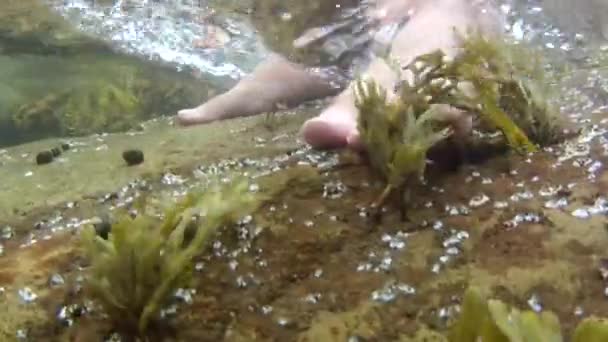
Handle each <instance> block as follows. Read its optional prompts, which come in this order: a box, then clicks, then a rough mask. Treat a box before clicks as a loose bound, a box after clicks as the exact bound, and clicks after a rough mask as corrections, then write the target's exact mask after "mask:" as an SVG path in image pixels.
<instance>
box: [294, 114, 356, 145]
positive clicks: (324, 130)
mask: <svg viewBox="0 0 608 342" xmlns="http://www.w3.org/2000/svg"><path fill="white" fill-rule="evenodd" d="M301 135H302V136H303V138H304V141H306V143H308V144H309V145H311V146H312V147H313V148H316V149H334V148H341V147H345V146H346V144H347V141H346V137H347V135H346V134H345V132H343V130H342V129H340V127H339V126H338V125H336V124H334V123H332V122H330V121H327V120H323V119H320V118H314V119H310V120H308V121H306V123H304V126H303V127H302V130H301Z"/></svg>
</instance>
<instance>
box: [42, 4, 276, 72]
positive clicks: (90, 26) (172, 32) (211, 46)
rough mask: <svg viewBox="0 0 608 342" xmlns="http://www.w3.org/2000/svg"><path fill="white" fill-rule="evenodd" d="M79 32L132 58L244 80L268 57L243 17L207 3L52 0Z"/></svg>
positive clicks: (55, 6) (54, 5)
mask: <svg viewBox="0 0 608 342" xmlns="http://www.w3.org/2000/svg"><path fill="white" fill-rule="evenodd" d="M49 3H50V4H51V5H52V6H53V7H54V8H55V9H56V10H57V11H58V12H59V13H60V14H62V15H63V16H64V17H65V18H67V19H68V20H69V21H70V22H71V23H72V24H74V25H75V26H76V27H78V28H79V29H80V30H82V31H84V32H87V33H91V34H93V35H95V36H98V37H102V38H105V39H109V40H111V41H112V42H113V43H114V44H115V46H117V47H118V48H119V49H122V50H123V51H125V52H127V53H131V54H136V55H140V56H145V57H146V58H149V59H152V60H162V61H165V62H169V63H174V64H176V65H177V66H189V67H194V68H197V69H199V70H200V71H201V72H203V73H206V74H208V75H211V76H229V77H232V78H239V77H241V76H242V75H243V74H245V73H248V72H250V71H251V69H252V68H253V67H254V66H255V65H256V64H258V63H259V61H260V60H261V59H262V58H263V56H264V55H265V54H266V51H265V48H264V47H263V46H262V45H261V44H260V42H259V40H258V39H257V36H256V34H255V30H254V29H253V28H252V27H251V25H250V24H249V23H248V22H247V21H246V20H244V18H243V17H240V18H239V17H238V16H236V17H226V16H223V17H221V18H220V17H218V16H216V15H214V11H213V9H211V8H210V7H209V6H208V5H206V3H205V2H204V1H201V0H194V1H167V0H155V1H150V0H138V1H125V0H119V1H116V2H114V1H105V2H103V1H91V0H49Z"/></svg>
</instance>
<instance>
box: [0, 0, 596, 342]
mask: <svg viewBox="0 0 608 342" xmlns="http://www.w3.org/2000/svg"><path fill="white" fill-rule="evenodd" d="M554 1H555V7H556V8H560V7H559V6H558V5H559V3H558V1H559V0H554ZM134 2H135V1H131V2H130V3H131V4H132V3H134ZM104 3H105V4H106V5H103V4H100V3H97V4H96V5H95V6H90V4H91V2H88V1H82V2H78V4H80V7H83V8H81V9H74V6H75V4H77V2H76V1H70V0H67V1H65V2H64V1H62V2H61V3H59V2H54V3H53V5H54V6H59V7H57V10H58V11H59V12H60V13H62V14H63V15H65V16H67V17H69V18H70V19H69V22H70V23H72V24H73V25H76V24H78V25H80V26H79V29H80V30H82V31H84V32H88V33H90V34H92V35H94V36H96V37H100V38H103V39H109V40H110V41H111V42H112V46H114V47H116V48H117V49H118V51H119V52H120V53H132V54H135V55H138V56H143V57H144V59H143V60H139V61H137V62H136V64H137V65H147V64H145V63H147V62H146V60H148V59H164V62H166V63H167V64H168V66H167V65H163V69H162V70H164V71H163V72H167V73H166V74H163V75H170V76H165V77H166V78H169V79H172V78H173V77H175V78H177V79H179V77H182V75H184V73H179V72H177V73H176V74H173V73H172V72H176V71H175V70H178V69H181V70H182V71H181V72H185V73H186V74H190V73H191V72H192V71H193V70H196V71H197V73H196V79H197V80H203V81H202V82H203V83H201V84H211V86H209V87H210V88H216V89H222V87H225V86H227V85H228V84H230V83H231V82H234V80H235V79H236V78H238V77H240V75H243V74H246V73H247V72H248V71H249V70H251V68H252V67H253V66H254V65H255V63H257V61H259V60H260V59H261V58H263V56H264V54H265V53H267V52H268V50H270V48H266V47H264V45H265V44H264V42H265V41H264V39H263V38H262V36H263V34H262V33H259V34H258V33H256V28H257V27H255V26H254V24H255V25H259V21H258V22H257V23H256V20H254V19H250V17H248V15H247V13H248V11H247V6H244V5H243V3H241V2H238V1H235V2H234V3H229V4H227V5H226V7H228V8H231V7H230V6H236V8H238V9H239V10H235V11H232V9H231V11H230V14H231V15H226V16H225V17H222V14H223V13H224V12H223V11H222V7H221V6H217V7H213V6H216V5H214V4H213V3H209V4H207V5H209V6H211V8H216V12H217V13H218V14H217V15H218V17H219V19H214V21H213V23H212V24H210V23H209V22H206V21H203V23H200V22H197V21H196V20H194V18H195V17H196V16H195V15H193V14H192V12H191V11H192V4H188V3H187V2H185V1H184V2H183V4H182V5H177V6H173V5H172V6H168V3H169V2H165V1H157V2H154V4H152V3H150V4H147V3H146V6H140V7H137V6H127V5H128V4H127V5H124V7H120V8H121V10H118V9H117V7H114V6H112V4H108V3H112V1H106V2H104ZM125 3H126V2H125ZM137 3H138V4H142V2H137ZM174 3H175V2H172V4H174ZM583 3H584V4H589V6H592V5H594V4H595V5H594V6H599V5H601V3H600V2H597V3H596V2H593V1H588V2H583ZM87 4H88V5H87ZM224 4H226V3H224ZM269 4H272V2H269ZM509 4H510V6H507V5H506V4H505V5H504V6H503V9H504V10H505V11H506V12H508V13H509V30H510V32H511V34H512V35H513V36H515V37H516V38H520V39H526V40H529V41H531V42H532V43H533V44H535V46H538V47H539V48H542V49H544V51H545V52H546V53H548V54H549V55H550V56H551V57H552V58H554V60H555V61H556V62H554V63H551V65H550V66H549V67H555V66H558V65H562V64H563V63H568V64H570V65H571V66H572V67H571V69H569V70H566V74H565V76H564V77H563V80H562V82H563V83H561V88H560V89H559V91H560V92H559V93H558V94H559V95H560V96H558V97H557V99H556V100H557V101H558V103H559V104H560V105H561V109H562V112H563V114H564V115H565V116H567V117H568V118H569V119H570V120H571V121H572V122H573V123H574V124H576V125H577V126H578V127H582V128H584V130H583V132H582V134H581V135H580V136H578V137H577V138H575V139H573V140H571V141H568V142H565V143H563V144H559V145H558V146H554V147H552V148H549V149H546V150H545V151H542V152H540V153H538V154H536V155H534V156H530V157H529V158H528V157H518V156H512V155H506V156H505V155H501V156H496V157H494V158H492V159H490V160H489V161H486V162H485V163H482V164H479V165H468V166H465V167H464V168H462V169H460V170H459V171H457V172H454V173H449V174H441V175H440V176H439V177H435V178H432V179H430V180H429V182H430V185H429V187H425V188H423V189H417V190H416V191H417V192H416V196H414V198H415V200H414V201H413V203H412V205H413V208H414V209H413V214H412V221H413V222H409V223H403V222H400V221H399V220H398V214H397V211H396V210H395V208H391V207H390V206H388V207H387V208H386V213H385V217H384V221H383V222H382V224H374V222H373V221H371V220H370V219H369V217H368V216H369V215H368V210H367V205H368V204H369V203H370V201H371V200H372V199H373V198H375V197H376V196H377V194H378V192H379V191H380V190H381V188H380V187H379V185H378V184H375V182H374V181H373V178H372V177H371V175H370V174H369V171H368V170H367V168H366V167H365V166H363V165H361V164H360V160H358V159H357V158H356V157H354V156H351V155H349V154H345V153H326V152H315V151H311V150H310V149H308V148H306V147H305V146H304V145H303V144H302V143H301V142H299V141H298V140H297V136H296V132H297V130H298V127H299V125H300V124H301V122H302V121H303V120H304V119H305V118H306V117H310V116H311V115H314V114H315V113H316V112H318V106H317V104H312V106H309V107H304V108H298V109H296V110H293V111H286V112H285V113H282V114H280V115H279V116H278V117H277V118H276V122H274V123H273V124H272V125H269V123H268V122H266V121H265V120H264V118H263V117H253V118H248V119H239V120H234V121H229V122H222V123H216V124H212V125H208V126H202V127H193V128H189V129H177V128H175V127H174V126H173V125H172V122H171V118H156V119H153V120H151V121H147V122H145V123H144V124H143V125H142V126H141V127H139V128H138V130H136V131H135V130H132V131H130V132H128V133H122V132H116V133H111V134H94V135H86V136H82V137H54V138H49V139H44V140H37V141H33V142H29V143H27V144H21V145H17V146H11V147H7V148H5V149H0V172H1V174H2V176H3V177H2V180H3V182H2V183H0V306H1V307H3V308H5V310H3V312H2V313H0V340H7V341H12V340H31V341H43V340H44V341H46V340H52V341H55V340H57V341H68V340H78V341H99V340H104V339H105V338H107V336H108V335H109V333H111V331H112V329H111V327H109V326H108V325H107V322H106V321H105V320H104V319H103V318H102V317H101V315H100V312H99V310H97V309H98V308H97V307H96V306H95V305H94V303H91V302H90V301H89V300H88V299H87V297H86V296H84V295H83V293H82V292H81V290H79V289H80V288H81V285H82V281H83V278H82V277H86V275H87V270H86V267H85V265H86V263H84V262H83V261H82V256H81V255H82V254H81V252H80V251H79V249H78V246H79V245H78V234H77V233H78V232H79V231H80V229H81V228H82V227H83V226H85V225H87V224H88V223H90V222H91V221H92V220H94V219H96V218H97V217H100V216H103V215H104V214H105V213H110V214H112V213H114V212H116V211H117V210H120V208H131V205H132V203H133V202H134V201H136V200H137V198H140V197H142V196H148V197H149V198H150V199H152V200H159V201H162V200H166V199H167V198H175V197H179V196H182V195H183V194H184V193H185V192H186V191H187V190H188V189H190V188H191V187H195V186H198V185H201V184H202V185H205V184H208V183H209V182H213V181H216V180H217V179H219V180H223V181H229V180H230V179H232V177H233V176H235V175H236V174H243V173H246V175H248V176H249V178H251V181H252V183H253V185H254V186H253V187H252V188H251V190H252V191H260V192H262V193H264V192H265V191H268V189H271V188H272V186H273V185H274V186H278V184H284V181H285V180H286V179H287V180H290V179H291V182H290V183H287V184H288V185H289V186H287V187H286V188H287V190H286V191H283V192H280V193H279V194H275V196H274V197H273V198H272V200H271V201H270V202H269V203H267V204H266V205H265V206H264V207H263V208H262V210H260V211H259V212H257V213H255V215H253V216H252V218H250V219H247V220H244V221H243V222H242V223H241V224H239V225H237V226H235V227H231V228H234V231H236V234H234V231H225V232H223V233H222V234H220V235H219V236H218V237H217V239H216V240H215V241H214V243H213V247H212V248H211V249H210V250H209V251H207V252H205V253H204V255H202V256H201V258H200V260H198V263H197V267H196V269H197V271H198V272H197V277H196V279H197V284H196V292H195V293H194V294H193V295H192V298H190V297H189V296H188V295H185V294H184V293H186V294H188V293H190V292H188V291H180V293H179V295H178V294H176V299H175V302H174V303H172V305H171V306H170V307H168V308H167V312H168V319H169V320H171V321H172V322H174V324H175V326H176V327H177V337H176V338H175V339H176V340H180V341H221V340H226V341H254V340H260V341H295V340H299V341H306V340H308V341H334V340H335V341H345V340H349V341H357V340H364V339H366V340H378V341H396V340H407V339H405V338H406V336H413V335H414V333H415V332H416V330H417V329H420V328H421V327H430V328H433V329H437V330H439V331H441V330H442V329H444V328H445V326H446V323H447V322H448V321H449V319H450V318H451V317H453V316H454V315H456V312H457V309H456V305H457V303H458V300H457V298H459V296H460V295H461V294H462V291H463V289H464V287H465V286H466V285H469V284H473V285H477V286H479V287H481V288H483V289H487V290H488V291H491V292H492V293H493V294H494V295H495V296H497V297H499V298H501V299H504V300H506V301H508V302H510V303H514V304H516V305H517V306H519V307H522V308H525V307H531V308H536V307H538V305H540V306H542V307H543V308H547V309H550V310H553V311H555V312H556V313H557V314H558V316H559V317H560V320H561V322H562V325H563V327H564V329H565V330H566V331H567V332H569V331H571V330H572V329H573V327H574V325H575V324H576V323H577V322H578V321H579V320H580V319H581V318H583V317H586V316H588V315H600V316H608V301H607V300H606V298H605V296H606V295H605V293H606V286H608V284H606V283H604V281H603V280H602V279H601V278H600V277H599V275H598V267H599V266H598V265H600V262H601V260H602V259H603V258H606V257H607V256H606V254H605V250H606V248H605V246H606V244H607V243H608V236H607V235H606V231H605V226H606V224H607V223H608V220H606V214H607V213H608V204H607V203H608V202H607V198H606V191H607V189H608V177H607V176H606V175H607V174H606V173H605V172H604V166H605V164H606V162H608V136H607V132H608V116H607V115H606V113H605V110H604V108H605V106H606V105H607V103H606V101H607V99H608V97H606V96H605V91H606V89H608V87H607V86H606V84H605V82H606V81H605V80H606V77H605V73H604V72H603V69H601V68H598V65H601V64H598V63H597V62H596V61H594V59H598V56H599V57H601V51H600V50H601V46H602V44H603V40H602V37H601V35H597V34H593V32H589V31H585V30H586V29H588V27H597V26H594V25H591V26H585V25H583V26H576V25H574V24H573V23H572V21H568V20H571V19H572V18H570V16H569V11H570V9H568V10H567V11H566V10H564V11H563V12H561V13H557V14H556V13H555V12H550V11H545V10H543V7H542V6H540V4H537V3H535V2H524V1H518V2H514V3H509ZM549 4H550V1H548V2H545V3H544V4H543V6H549ZM85 5H86V6H85ZM87 6H89V7H87ZM182 6H183V7H182ZM196 6H197V8H203V10H202V12H203V14H204V13H207V12H208V11H209V8H208V7H207V6H201V7H198V4H196ZM252 7H253V6H252ZM270 7H272V6H270ZM585 8H587V7H585ZM600 8H601V7H600ZM102 10H103V11H108V13H110V14H107V15H108V16H110V17H111V18H112V19H111V20H109V19H107V18H106V19H104V18H100V17H99V16H100V13H102V12H103V11H102ZM113 10H115V11H114V12H112V11H113ZM122 11H124V12H122ZM260 11H262V13H273V14H274V15H273V16H270V17H269V18H268V22H270V21H273V20H285V21H286V22H289V19H288V18H289V15H288V14H286V13H291V14H292V15H295V14H297V13H298V12H296V11H295V10H294V11H292V12H290V11H286V10H285V9H284V8H282V7H278V9H276V10H275V11H270V12H264V10H263V9H262V10H260ZM184 12H185V13H184ZM545 12H546V14H545ZM112 13H113V14H112ZM117 13H121V14H120V15H118V14H117ZM258 13H259V12H258ZM197 14H200V13H197ZM340 18H341V17H340V13H339V12H337V13H332V14H331V15H328V17H327V18H322V19H318V21H317V22H315V25H321V24H323V23H322V21H324V20H326V21H327V24H331V23H333V22H335V21H339V20H340ZM564 19H568V20H567V21H563V20H564ZM257 20H259V19H257ZM593 20H599V19H593ZM102 23H103V24H105V25H107V26H104V25H100V24H102ZM267 24H268V23H267ZM205 25H207V26H205ZM208 25H216V26H217V27H220V28H221V29H223V30H226V32H229V33H230V39H225V38H218V39H215V40H207V41H205V42H204V44H211V45H212V46H213V47H212V48H208V49H207V50H208V51H203V50H204V49H203V50H201V49H200V48H194V47H193V46H192V42H193V41H195V40H197V39H203V40H204V38H205V34H207V33H208V32H209V31H208V30H209V27H210V26H208ZM268 25H270V24H268ZM597 25H599V24H597ZM558 26H559V27H560V28H562V30H558V29H556V27H558ZM600 26H601V25H600ZM235 27H237V28H238V29H235V30H236V31H230V30H231V29H232V28H235ZM277 27H282V26H280V25H279V26H277ZM161 29H162V34H159V33H158V32H159V30H161ZM257 29H258V30H259V31H260V32H273V30H276V29H272V28H270V29H268V28H267V29H266V30H267V31H264V29H260V28H257ZM133 30H135V31H133ZM215 32H216V33H217V32H222V31H217V30H216V31H215ZM220 35H221V33H220ZM297 35H298V34H297V33H295V32H290V33H289V34H287V36H288V37H289V36H291V37H293V36H297ZM133 37H139V38H140V39H137V40H133V39H132V38H133ZM343 37H344V36H341V37H338V38H337V41H339V40H340V39H342V38H343ZM283 39H285V38H284V37H283ZM268 45H272V46H274V47H275V48H276V49H277V50H280V49H286V50H289V49H288V48H287V47H286V45H281V43H278V42H274V43H273V42H268ZM598 51H599V52H598ZM167 52H169V53H167ZM31 53H32V52H31V51H30V52H28V54H31ZM120 53H119V54H118V55H120ZM47 55H48V53H46V54H41V56H40V57H31V58H39V60H40V62H36V61H35V59H34V62H28V61H27V60H25V59H22V60H19V59H15V58H11V59H10V60H9V59H7V58H6V57H3V56H1V55H0V63H2V62H1V61H2V58H5V59H6V60H7V62H5V63H6V64H10V63H13V64H10V66H11V68H10V70H13V72H14V73H13V74H11V82H10V83H8V82H7V83H3V84H2V85H3V87H0V91H1V92H3V93H8V92H10V90H11V89H17V88H16V87H15V88H11V87H10V86H11V84H19V83H22V82H24V83H28V82H31V81H32V80H37V79H38V80H39V79H40V78H41V77H40V76H44V72H45V69H44V67H45V66H47V67H49V66H51V65H52V66H53V67H52V68H50V67H49V69H52V70H46V72H48V73H49V74H50V75H51V76H48V77H46V76H44V77H42V79H43V80H44V79H55V78H58V77H61V74H62V70H63V69H61V68H59V67H57V66H55V65H54V64H50V62H51V61H53V60H55V61H56V60H60V59H61V58H64V57H65V55H62V54H58V55H55V56H53V58H49V57H48V56H47ZM327 55H331V53H327ZM14 56H15V55H14V54H9V57H14ZM89 56H90V58H91V59H86V63H91V61H94V58H95V54H89ZM294 58H296V57H294ZM330 60H331V59H330ZM16 61H17V62H19V63H23V65H28V66H29V67H28V69H29V70H30V74H27V73H23V72H21V73H20V72H19V70H20V69H19V68H18V67H16V66H15V65H16V64H15V63H17V62H16ZM72 61H73V60H72ZM313 62H314V61H313ZM28 63H29V64H28ZM45 63H48V64H45ZM120 63H125V62H124V61H122V60H121V61H120ZM139 63H141V64H139ZM33 65H39V66H40V68H41V70H39V71H36V70H35V69H33V70H32V69H31V68H32V66H33ZM59 65H61V64H59ZM153 65H154V66H153V67H150V68H152V69H154V68H156V67H157V66H158V64H153ZM64 67H65V66H64ZM7 69H8V68H7ZM154 70H156V69H154ZM167 70H169V71H167ZM53 72H54V73H53ZM559 72H563V71H561V68H560V70H559ZM65 73H66V74H68V73H69V72H65ZM70 74H71V75H73V73H70ZM205 75H207V76H209V77H208V79H205V77H204V76H205ZM25 76H27V78H25ZM34 76H36V77H34ZM19 77H24V79H19ZM183 77H185V76H183ZM161 78H162V77H161ZM185 79H190V80H192V78H185ZM213 79H216V80H218V79H219V80H221V82H218V83H213V82H212V81H213ZM62 80H64V79H62ZM65 80H67V77H66V78H65ZM0 82H2V81H1V80H0ZM62 82H64V81H58V82H56V83H55V84H54V86H53V87H60V86H61V83H62ZM193 82H194V81H193ZM207 82H209V83H207ZM222 82H224V83H222ZM38 87H39V88H40V89H41V90H38V91H39V92H40V93H44V90H45V87H44V85H38ZM4 89H8V90H9V91H7V90H4ZM201 96H204V95H201ZM160 114H168V113H160ZM65 142H67V143H69V145H70V149H69V150H67V151H64V152H63V153H62V154H61V155H60V156H59V157H58V158H56V159H55V160H54V161H53V163H51V164H49V165H42V166H38V165H36V164H35V162H34V159H35V156H36V154H37V153H38V152H40V151H42V150H47V149H50V148H52V147H58V146H60V145H61V144H62V143H65ZM129 148H139V149H141V150H142V151H143V152H144V155H145V161H144V163H143V164H142V165H139V166H136V167H127V166H126V165H125V163H124V161H123V160H122V158H121V153H122V152H123V151H124V150H125V149H129ZM266 177H269V178H266ZM58 279H62V281H59V280H58ZM32 293H33V294H34V295H32ZM75 306H76V307H80V308H81V309H82V312H83V313H84V314H83V315H69V310H62V309H68V308H70V307H71V308H74V307H75ZM66 312H67V313H68V314H66Z"/></svg>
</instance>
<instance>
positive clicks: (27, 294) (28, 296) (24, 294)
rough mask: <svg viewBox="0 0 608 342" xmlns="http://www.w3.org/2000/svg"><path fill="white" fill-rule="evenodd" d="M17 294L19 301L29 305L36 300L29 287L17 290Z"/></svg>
mask: <svg viewBox="0 0 608 342" xmlns="http://www.w3.org/2000/svg"><path fill="white" fill-rule="evenodd" d="M18 293H19V297H21V300H22V301H24V302H26V303H31V302H33V301H35V300H36V299H37V298H38V295H37V294H35V293H34V291H32V289H30V288H29V287H24V288H22V289H19V291H18Z"/></svg>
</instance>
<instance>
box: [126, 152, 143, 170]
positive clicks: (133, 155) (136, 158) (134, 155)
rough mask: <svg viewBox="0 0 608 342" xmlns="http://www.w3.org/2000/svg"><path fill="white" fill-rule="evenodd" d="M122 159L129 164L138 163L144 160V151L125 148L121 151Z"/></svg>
mask: <svg viewBox="0 0 608 342" xmlns="http://www.w3.org/2000/svg"><path fill="white" fill-rule="evenodd" d="M122 159H124V160H125V161H126V162H127V165H129V166H133V165H138V164H141V163H143V162H144V153H143V152H142V151H141V150H126V151H124V152H123V153H122Z"/></svg>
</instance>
